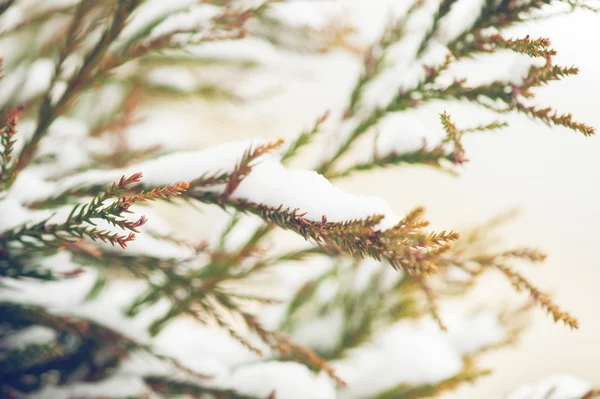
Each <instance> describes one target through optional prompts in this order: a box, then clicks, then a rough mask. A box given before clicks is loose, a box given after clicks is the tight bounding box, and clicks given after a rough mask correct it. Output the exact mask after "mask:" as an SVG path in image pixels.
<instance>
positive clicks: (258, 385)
mask: <svg viewBox="0 0 600 399" xmlns="http://www.w3.org/2000/svg"><path fill="white" fill-rule="evenodd" d="M225 384H226V386H229V387H231V388H233V389H235V390H236V391H238V392H239V393H241V394H245V395H253V396H257V397H260V398H266V397H268V396H269V395H270V394H271V393H272V392H273V391H275V395H276V397H277V398H281V399H308V398H311V399H333V398H335V397H336V395H335V389H334V383H333V382H332V381H331V380H330V379H329V378H328V377H327V376H326V375H324V374H319V375H315V374H314V373H313V372H312V371H310V370H309V369H308V367H306V366H305V365H302V364H298V363H293V362H278V361H268V362H262V363H256V364H252V365H247V366H243V367H239V368H237V369H235V370H234V371H233V372H232V373H231V375H229V376H227V378H226V381H225Z"/></svg>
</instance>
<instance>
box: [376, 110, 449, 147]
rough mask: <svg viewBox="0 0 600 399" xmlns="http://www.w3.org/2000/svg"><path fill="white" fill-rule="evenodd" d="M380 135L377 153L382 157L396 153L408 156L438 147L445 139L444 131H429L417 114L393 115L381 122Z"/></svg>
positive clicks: (439, 129)
mask: <svg viewBox="0 0 600 399" xmlns="http://www.w3.org/2000/svg"><path fill="white" fill-rule="evenodd" d="M379 127H380V129H381V130H380V133H379V136H378V138H377V142H376V152H377V155H378V156H380V157H385V156H386V155H388V154H390V153H392V152H394V153H397V154H406V153H410V152H414V151H418V150H420V149H422V148H423V147H425V148H426V149H428V150H431V149H433V148H434V147H436V146H437V145H438V144H439V142H440V141H441V139H442V138H443V137H444V132H443V129H442V128H441V127H440V128H438V129H437V130H432V129H428V128H427V127H426V126H425V125H424V124H423V123H422V122H421V121H420V120H419V118H418V115H417V114H416V113H412V114H411V113H410V112H403V113H399V114H392V115H390V116H388V117H386V118H384V119H383V120H382V121H381V124H380V126H379Z"/></svg>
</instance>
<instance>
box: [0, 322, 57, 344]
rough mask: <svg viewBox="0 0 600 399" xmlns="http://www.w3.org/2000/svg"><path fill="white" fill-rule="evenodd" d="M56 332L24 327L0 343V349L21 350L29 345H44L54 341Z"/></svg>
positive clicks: (49, 329)
mask: <svg viewBox="0 0 600 399" xmlns="http://www.w3.org/2000/svg"><path fill="white" fill-rule="evenodd" d="M56 335H57V334H56V331H54V330H53V329H51V328H48V327H44V326H31V327H26V328H24V329H22V330H21V331H19V332H18V333H16V334H14V335H8V336H7V337H6V338H4V339H3V340H2V341H1V342H0V349H4V348H22V347H24V346H26V345H31V344H46V343H50V342H52V341H54V340H55V339H56Z"/></svg>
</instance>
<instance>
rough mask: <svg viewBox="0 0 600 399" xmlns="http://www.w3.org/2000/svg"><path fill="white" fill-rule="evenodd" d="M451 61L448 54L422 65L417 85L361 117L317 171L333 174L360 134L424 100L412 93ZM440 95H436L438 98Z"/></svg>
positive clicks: (436, 75) (416, 91)
mask: <svg viewBox="0 0 600 399" xmlns="http://www.w3.org/2000/svg"><path fill="white" fill-rule="evenodd" d="M451 62H452V58H451V57H450V55H448V56H447V57H446V59H445V61H444V63H442V64H441V65H439V66H436V67H432V66H424V69H425V72H426V73H425V78H424V79H423V80H422V81H420V82H419V83H418V85H417V86H416V87H415V88H413V89H411V90H409V91H401V92H400V93H399V94H398V96H396V97H394V98H393V99H392V101H390V102H389V103H388V104H387V105H385V106H383V107H376V108H374V109H373V110H372V111H370V112H369V114H368V115H367V116H366V117H364V118H362V120H361V121H359V122H358V124H357V125H356V126H355V127H354V129H352V131H351V132H350V133H349V134H348V137H347V138H346V139H345V141H344V142H343V143H342V145H341V146H340V147H339V148H338V149H337V150H336V152H335V153H334V154H333V155H332V156H331V158H329V159H327V160H326V161H325V162H323V163H322V164H321V165H320V166H319V168H318V169H317V172H318V173H320V174H322V175H323V176H325V177H329V176H330V175H331V174H333V173H334V172H333V170H332V169H333V166H334V164H335V163H336V161H337V160H338V159H339V158H340V157H341V156H342V155H344V154H345V153H346V152H347V151H348V150H349V149H350V147H351V145H352V144H353V143H354V142H355V141H356V140H357V139H358V138H359V137H361V136H363V135H364V134H365V133H367V132H368V131H369V129H371V128H372V127H374V126H376V125H377V124H378V123H379V122H380V121H381V120H382V119H383V118H384V117H385V116H387V115H388V114H390V113H392V112H398V111H402V110H404V109H407V108H411V107H416V106H417V105H419V104H421V103H422V102H424V101H426V100H425V99H420V100H416V99H414V98H413V96H412V95H413V94H414V93H421V92H423V91H424V89H425V87H427V86H428V85H431V84H432V83H433V82H435V80H436V79H437V78H438V77H439V76H440V74H441V73H442V72H443V71H445V70H446V69H447V68H448V67H449V65H450V63H451ZM439 97H440V96H439V95H438V98H439Z"/></svg>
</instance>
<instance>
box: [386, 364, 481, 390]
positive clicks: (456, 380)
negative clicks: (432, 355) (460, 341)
mask: <svg viewBox="0 0 600 399" xmlns="http://www.w3.org/2000/svg"><path fill="white" fill-rule="evenodd" d="M466 363H467V364H466V366H464V367H463V370H462V371H461V372H460V373H458V374H457V375H455V376H452V377H449V378H447V379H444V380H442V381H440V382H437V383H431V384H423V385H421V386H412V387H411V386H406V385H400V386H398V387H395V388H392V389H390V390H388V391H386V392H383V393H381V394H379V395H376V396H375V397H374V399H419V398H430V397H435V396H438V395H439V394H441V393H443V392H445V391H452V390H454V389H456V387H457V386H458V385H460V384H464V383H473V382H475V381H476V380H477V379H479V378H481V377H484V376H487V375H489V374H490V371H489V370H484V371H476V370H472V365H471V364H470V363H471V362H470V361H469V360H468V359H467V362H466Z"/></svg>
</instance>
